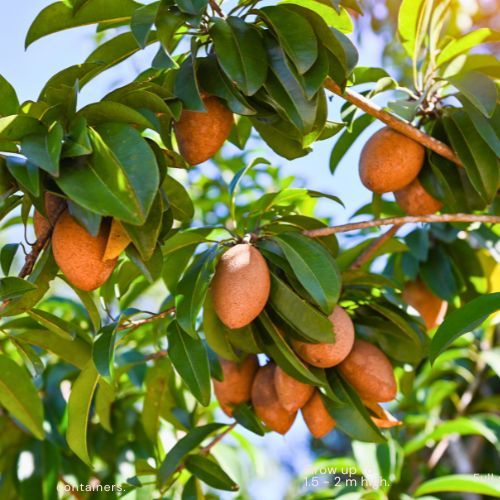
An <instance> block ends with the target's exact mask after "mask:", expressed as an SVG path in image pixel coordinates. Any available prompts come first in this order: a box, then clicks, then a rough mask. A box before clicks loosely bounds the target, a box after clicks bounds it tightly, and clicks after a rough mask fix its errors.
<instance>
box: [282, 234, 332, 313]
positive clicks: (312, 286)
mask: <svg viewBox="0 0 500 500" xmlns="http://www.w3.org/2000/svg"><path fill="white" fill-rule="evenodd" d="M273 240H274V241H275V242H276V243H277V244H278V245H279V246H280V248H281V249H282V250H283V253H284V254H285V257H286V258H287V260H288V262H289V263H290V265H291V267H292V269H293V271H294V273H295V276H296V277H297V279H298V280H299V281H300V283H301V284H302V286H303V287H304V288H305V289H306V290H307V291H308V293H309V294H310V295H311V297H312V298H313V299H314V301H315V302H316V304H317V305H318V306H319V308H320V309H321V310H322V311H323V312H324V313H325V314H327V315H328V314H331V312H332V311H333V307H334V306H335V304H336V303H337V301H338V299H339V295H340V285H341V279H340V272H339V270H338V267H337V264H336V262H335V259H334V258H333V257H332V255H331V254H330V253H329V252H328V251H327V250H326V249H325V247H323V246H322V245H321V244H320V243H317V242H315V241H313V240H312V239H311V238H308V237H307V236H304V235H302V234H300V233H296V232H293V233H281V234H279V235H278V236H275V237H274V238H273Z"/></svg>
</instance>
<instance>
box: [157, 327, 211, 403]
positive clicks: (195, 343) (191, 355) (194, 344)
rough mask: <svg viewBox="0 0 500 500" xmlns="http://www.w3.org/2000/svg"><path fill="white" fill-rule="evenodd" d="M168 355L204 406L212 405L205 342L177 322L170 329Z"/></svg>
mask: <svg viewBox="0 0 500 500" xmlns="http://www.w3.org/2000/svg"><path fill="white" fill-rule="evenodd" d="M167 336H168V355H169V358H170V360H171V361H172V364H173V365H174V368H175V370H176V371H177V373H178V374H179V375H180V376H181V378H182V380H184V382H185V383H186V385H187V386H188V387H189V390H190V391H191V392H192V394H193V396H194V397H195V398H196V399H197V400H198V401H199V402H200V403H201V404H202V405H203V406H207V405H208V404H209V403H210V393H211V382H210V368H209V364H208V355H207V351H206V349H205V346H204V345H203V342H202V341H201V340H200V339H199V338H198V339H195V338H193V337H192V336H191V335H189V334H187V333H186V332H185V331H184V330H183V329H182V328H181V327H180V326H179V323H178V322H177V321H172V323H170V325H169V327H168V332H167Z"/></svg>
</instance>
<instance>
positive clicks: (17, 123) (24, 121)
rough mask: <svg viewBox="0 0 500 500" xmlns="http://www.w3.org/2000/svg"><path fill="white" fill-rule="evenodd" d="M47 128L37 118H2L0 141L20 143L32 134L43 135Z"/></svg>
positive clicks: (17, 116) (22, 116) (0, 119)
mask: <svg viewBox="0 0 500 500" xmlns="http://www.w3.org/2000/svg"><path fill="white" fill-rule="evenodd" d="M44 131H45V127H44V126H43V125H42V123H41V122H39V121H38V120H37V119H36V118H32V117H31V116H26V115H10V116H4V117H3V118H0V139H1V140H6V141H19V140H21V139H22V138H23V137H25V136H27V135H30V134H37V133H43V132H44Z"/></svg>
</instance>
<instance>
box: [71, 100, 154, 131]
mask: <svg viewBox="0 0 500 500" xmlns="http://www.w3.org/2000/svg"><path fill="white" fill-rule="evenodd" d="M76 117H77V118H79V117H83V118H85V119H86V120H87V122H88V123H89V125H92V126H93V125H99V124H110V123H111V122H115V123H129V124H130V125H139V126H140V127H143V128H154V126H153V124H152V123H151V122H150V121H149V120H147V119H146V118H145V117H144V115H143V114H142V113H139V111H136V110H135V109H132V108H130V107H129V106H126V105H125V104H121V103H119V102H113V101H101V102H95V103H92V104H88V105H87V106H85V107H84V108H82V109H81V110H80V111H78V113H77V115H76ZM103 126H106V125H103ZM107 126H109V125H107Z"/></svg>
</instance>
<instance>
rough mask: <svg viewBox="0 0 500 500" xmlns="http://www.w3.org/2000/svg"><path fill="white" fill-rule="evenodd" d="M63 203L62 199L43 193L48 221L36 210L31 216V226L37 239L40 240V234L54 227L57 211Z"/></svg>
mask: <svg viewBox="0 0 500 500" xmlns="http://www.w3.org/2000/svg"><path fill="white" fill-rule="evenodd" d="M65 203H66V202H65V201H64V199H63V198H61V197H60V196H57V195H55V194H53V193H49V192H46V193H45V196H44V204H45V213H46V214H47V217H48V219H47V218H46V217H44V216H43V215H42V214H41V213H40V212H39V211H38V210H36V209H35V213H34V214H33V226H34V228H35V235H36V237H37V238H40V236H41V235H42V234H45V233H46V232H47V231H48V229H49V228H50V227H51V226H53V225H54V223H55V222H56V220H57V217H58V216H59V210H60V209H61V206H62V205H64V204H65Z"/></svg>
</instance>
